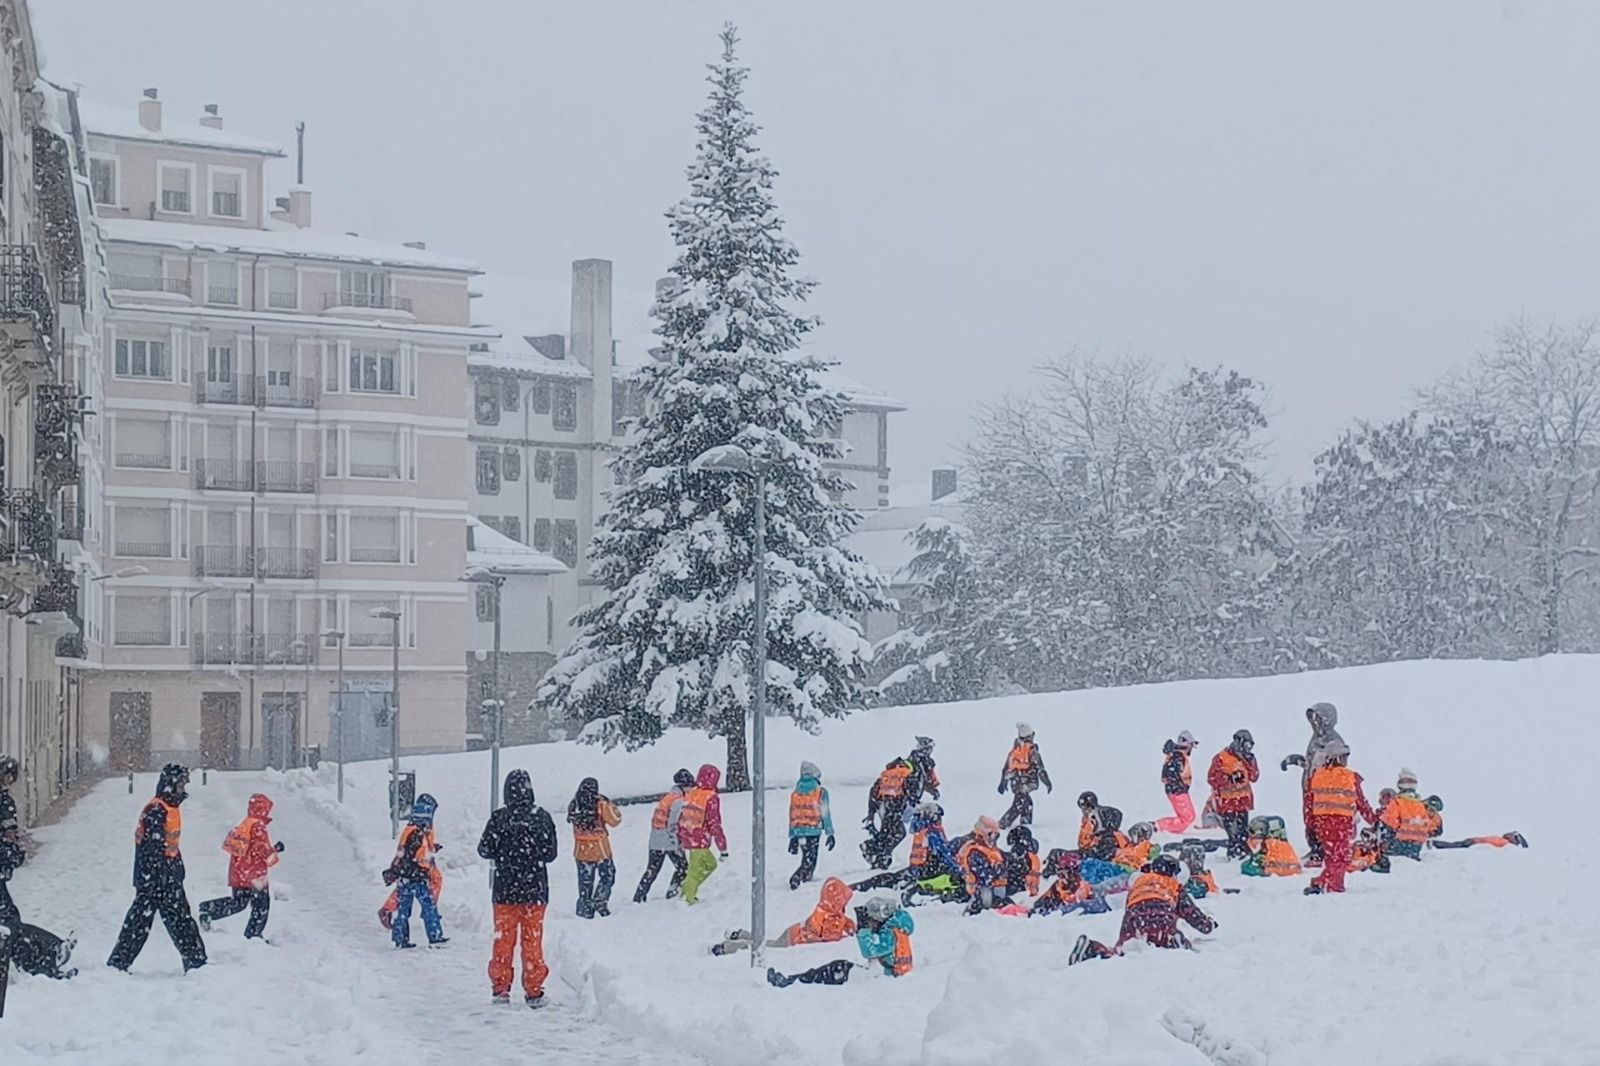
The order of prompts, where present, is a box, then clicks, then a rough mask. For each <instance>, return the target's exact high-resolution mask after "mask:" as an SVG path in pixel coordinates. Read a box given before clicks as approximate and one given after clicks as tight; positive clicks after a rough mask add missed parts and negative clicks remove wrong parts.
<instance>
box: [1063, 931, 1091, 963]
mask: <svg viewBox="0 0 1600 1066" xmlns="http://www.w3.org/2000/svg"><path fill="white" fill-rule="evenodd" d="M1088 957H1089V938H1088V937H1087V936H1079V937H1078V942H1077V943H1076V944H1073V945H1072V954H1070V955H1068V956H1067V965H1068V966H1076V965H1078V963H1080V962H1082V961H1083V960H1084V959H1087V958H1088Z"/></svg>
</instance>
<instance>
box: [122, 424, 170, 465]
mask: <svg viewBox="0 0 1600 1066" xmlns="http://www.w3.org/2000/svg"><path fill="white" fill-rule="evenodd" d="M115 427H116V437H117V439H116V445H117V446H116V458H117V462H116V465H117V466H125V467H135V468H137V469H140V470H170V469H172V434H171V432H170V431H169V430H168V428H167V420H166V419H164V418H163V419H154V418H123V417H121V416H118V417H117V419H116V421H115Z"/></svg>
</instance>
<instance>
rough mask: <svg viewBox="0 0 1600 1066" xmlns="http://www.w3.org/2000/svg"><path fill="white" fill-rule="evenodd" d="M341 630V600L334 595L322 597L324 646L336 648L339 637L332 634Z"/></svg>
mask: <svg viewBox="0 0 1600 1066" xmlns="http://www.w3.org/2000/svg"><path fill="white" fill-rule="evenodd" d="M338 630H339V600H338V599H337V598H336V597H334V596H324V597H322V646H323V647H324V648H336V647H338V646H339V638H338V637H335V636H330V634H332V633H336V632H338Z"/></svg>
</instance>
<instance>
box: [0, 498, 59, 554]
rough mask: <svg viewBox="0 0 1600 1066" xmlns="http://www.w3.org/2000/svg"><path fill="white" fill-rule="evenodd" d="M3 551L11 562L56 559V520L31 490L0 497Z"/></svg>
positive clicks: (0, 528)
mask: <svg viewBox="0 0 1600 1066" xmlns="http://www.w3.org/2000/svg"><path fill="white" fill-rule="evenodd" d="M0 552H3V553H4V554H5V555H6V556H7V557H9V558H10V559H12V560H17V559H19V558H24V557H26V558H32V559H39V560H44V559H53V558H54V557H55V552H56V524H55V519H54V518H53V517H52V516H51V514H50V509H49V507H47V506H46V505H45V503H44V501H43V500H41V499H40V498H39V497H38V495H36V494H35V493H34V492H33V491H32V490H30V489H7V490H6V491H5V494H4V496H3V497H0Z"/></svg>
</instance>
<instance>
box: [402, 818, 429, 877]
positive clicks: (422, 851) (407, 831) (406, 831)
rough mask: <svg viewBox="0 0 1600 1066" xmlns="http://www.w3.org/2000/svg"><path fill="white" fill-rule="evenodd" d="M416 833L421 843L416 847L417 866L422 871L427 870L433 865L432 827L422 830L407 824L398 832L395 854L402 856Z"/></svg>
mask: <svg viewBox="0 0 1600 1066" xmlns="http://www.w3.org/2000/svg"><path fill="white" fill-rule="evenodd" d="M418 833H421V834H422V843H421V844H419V845H417V853H416V860H417V865H418V866H420V867H422V868H423V869H427V868H428V867H430V866H432V865H433V826H431V825H430V826H428V827H427V828H426V829H424V828H422V827H421V826H417V825H411V824H410V823H407V824H406V825H405V827H404V828H402V829H401V830H400V842H399V844H398V845H397V846H396V849H395V854H396V855H404V854H405V853H406V846H407V845H408V844H409V843H410V842H411V838H412V837H413V836H415V835H416V834H418Z"/></svg>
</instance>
